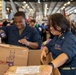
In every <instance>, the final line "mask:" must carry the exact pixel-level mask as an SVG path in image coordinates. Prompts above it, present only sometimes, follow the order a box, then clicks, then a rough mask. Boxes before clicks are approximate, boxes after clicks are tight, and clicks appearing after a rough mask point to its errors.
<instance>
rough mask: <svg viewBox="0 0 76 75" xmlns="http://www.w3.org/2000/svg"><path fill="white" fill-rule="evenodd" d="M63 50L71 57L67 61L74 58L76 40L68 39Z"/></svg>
mask: <svg viewBox="0 0 76 75" xmlns="http://www.w3.org/2000/svg"><path fill="white" fill-rule="evenodd" d="M61 50H62V52H63V53H65V54H66V55H67V56H68V57H69V59H68V61H67V62H66V63H68V62H70V61H71V60H72V58H73V57H74V56H76V41H75V40H74V39H72V38H68V39H66V41H65V42H64V43H63V45H62V49H61Z"/></svg>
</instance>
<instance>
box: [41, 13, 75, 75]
mask: <svg viewBox="0 0 76 75" xmlns="http://www.w3.org/2000/svg"><path fill="white" fill-rule="evenodd" d="M49 25H50V31H51V33H52V34H53V35H55V37H54V38H53V39H52V40H51V41H50V42H49V43H48V44H47V45H45V46H44V48H43V49H42V53H41V61H42V63H44V60H43V58H44V57H46V54H47V53H48V52H51V53H52V56H53V58H54V60H53V61H50V62H49V64H48V65H46V66H45V68H44V69H43V70H42V71H41V72H40V74H41V75H48V74H50V73H52V69H54V68H58V69H59V71H60V73H61V75H76V37H75V36H74V35H73V34H72V33H71V31H70V24H69V22H68V21H67V19H66V18H65V17H64V16H63V15H62V14H60V13H56V14H52V15H51V16H50V17H49ZM43 66H44V65H43Z"/></svg>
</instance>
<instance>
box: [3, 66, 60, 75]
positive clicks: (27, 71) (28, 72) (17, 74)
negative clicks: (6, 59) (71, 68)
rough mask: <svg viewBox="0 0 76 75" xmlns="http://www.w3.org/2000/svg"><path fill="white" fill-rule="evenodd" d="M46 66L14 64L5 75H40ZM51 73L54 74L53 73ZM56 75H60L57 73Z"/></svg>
mask: <svg viewBox="0 0 76 75" xmlns="http://www.w3.org/2000/svg"><path fill="white" fill-rule="evenodd" d="M44 67H45V66H13V67H10V68H9V69H8V71H7V72H6V73H5V74H4V75H39V73H40V70H42V69H43V68H44ZM51 75H54V74H53V73H52V74H51ZM56 75H60V74H59V73H56Z"/></svg>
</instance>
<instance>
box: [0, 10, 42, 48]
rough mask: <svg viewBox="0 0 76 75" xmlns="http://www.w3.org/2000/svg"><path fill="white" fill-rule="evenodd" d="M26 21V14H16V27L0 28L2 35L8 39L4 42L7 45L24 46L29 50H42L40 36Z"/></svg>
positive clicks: (19, 12)
mask: <svg viewBox="0 0 76 75" xmlns="http://www.w3.org/2000/svg"><path fill="white" fill-rule="evenodd" d="M25 20H26V18H25V13H24V12H22V11H18V12H16V13H15V15H14V25H12V26H6V27H1V28H0V35H2V36H3V35H4V33H5V34H6V39H4V40H3V41H4V42H5V43H6V44H12V45H18V46H24V47H28V48H29V49H40V48H41V45H42V40H41V36H40V34H39V33H38V32H37V31H36V29H34V28H31V27H30V26H29V25H27V24H26V22H25ZM2 30H3V32H2Z"/></svg>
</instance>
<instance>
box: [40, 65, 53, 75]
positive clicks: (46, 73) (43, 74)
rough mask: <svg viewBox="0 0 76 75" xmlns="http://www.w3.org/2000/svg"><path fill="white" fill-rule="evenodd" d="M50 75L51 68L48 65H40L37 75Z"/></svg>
mask: <svg viewBox="0 0 76 75" xmlns="http://www.w3.org/2000/svg"><path fill="white" fill-rule="evenodd" d="M51 73H52V67H51V66H49V65H42V66H41V68H40V74H39V75H50V74H51Z"/></svg>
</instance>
